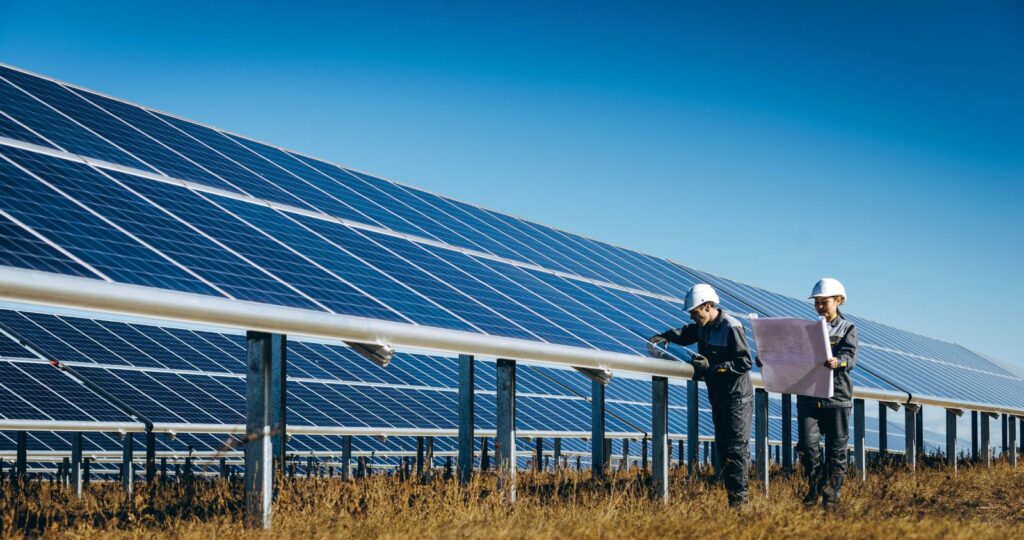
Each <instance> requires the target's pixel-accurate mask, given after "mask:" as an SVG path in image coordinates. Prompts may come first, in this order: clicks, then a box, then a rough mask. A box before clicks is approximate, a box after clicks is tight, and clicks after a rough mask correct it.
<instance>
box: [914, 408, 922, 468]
mask: <svg viewBox="0 0 1024 540" xmlns="http://www.w3.org/2000/svg"><path fill="white" fill-rule="evenodd" d="M914 422H916V423H917V428H916V429H915V430H914V434H915V435H917V441H916V442H915V444H914V449H915V450H917V455H918V456H924V406H922V405H918V407H917V414H916V415H915V416H914Z"/></svg>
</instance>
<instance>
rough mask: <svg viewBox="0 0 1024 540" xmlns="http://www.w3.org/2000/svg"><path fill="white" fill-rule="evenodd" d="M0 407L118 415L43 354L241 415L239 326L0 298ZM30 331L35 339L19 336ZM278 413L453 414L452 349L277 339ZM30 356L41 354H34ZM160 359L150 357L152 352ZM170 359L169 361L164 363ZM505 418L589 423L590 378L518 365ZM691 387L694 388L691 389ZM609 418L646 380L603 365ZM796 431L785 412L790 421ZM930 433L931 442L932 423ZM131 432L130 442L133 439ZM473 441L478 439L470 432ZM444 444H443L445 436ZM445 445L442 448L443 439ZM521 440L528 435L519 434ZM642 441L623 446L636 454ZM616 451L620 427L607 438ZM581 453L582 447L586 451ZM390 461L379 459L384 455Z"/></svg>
mask: <svg viewBox="0 0 1024 540" xmlns="http://www.w3.org/2000/svg"><path fill="white" fill-rule="evenodd" d="M0 328H2V329H3V330H2V332H0V357H2V358H0V416H2V417H4V418H6V419H31V420H58V421H61V420H72V421H79V422H84V423H88V422H91V421H112V422H116V421H128V420H131V418H130V417H129V416H128V415H127V414H126V413H125V412H124V411H121V410H120V409H119V408H118V407H117V406H116V405H114V404H112V403H110V402H108V401H107V400H106V399H105V398H104V397H103V396H101V395H98V394H96V393H95V392H93V391H92V390H90V389H89V387H87V386H84V385H82V384H80V382H79V380H78V379H76V378H75V377H72V376H70V375H69V374H68V373H66V372H62V371H60V370H58V369H56V368H55V367H53V366H51V365H50V364H49V363H48V362H47V359H58V360H60V361H61V362H64V363H66V364H68V365H71V366H73V368H74V371H75V373H76V374H77V375H78V376H79V377H82V378H85V379H87V380H88V381H90V382H91V383H93V384H96V385H97V386H99V387H100V388H101V389H102V390H104V391H106V392H108V393H110V394H112V395H114V396H117V398H118V399H120V400H121V401H123V402H124V403H127V404H128V405H129V406H130V407H131V408H132V409H134V410H135V411H137V412H139V413H141V414H143V415H145V416H146V417H147V418H148V419H149V420H151V421H155V422H180V423H195V424H198V423H221V424H237V423H241V422H243V418H244V395H245V385H244V378H243V375H242V373H244V367H245V365H244V362H243V361H242V360H241V359H242V358H244V351H245V349H244V338H243V337H242V336H239V335H232V334H222V333H216V332H209V331H200V330H193V329H185V328H174V327H168V326H153V325H147V324H139V323H126V322H118V321H112V320H99V319H86V318H81V317H71V316H67V315H54V314H45V313H34V312H27V311H12V310H0ZM15 339H17V340H25V341H26V342H27V343H30V346H31V347H32V349H33V350H36V351H38V352H39V353H41V354H40V355H37V354H35V353H34V352H33V350H30V349H27V348H25V347H23V346H22V345H19V344H18V343H17V342H15ZM288 354H289V357H288V358H289V360H288V369H289V374H290V380H289V385H288V396H287V399H286V402H287V404H288V421H289V423H290V424H292V425H320V426H344V427H372V428H390V427H407V428H433V429H437V428H439V429H452V430H454V429H455V428H456V419H457V417H458V414H457V411H456V410H455V407H456V406H457V404H456V387H457V379H456V378H457V362H456V360H455V359H451V358H445V357H435V356H427V355H418V354H408V353H400V354H398V355H396V357H395V358H394V360H393V361H392V362H391V363H390V364H389V366H388V367H387V368H382V367H379V366H377V365H376V364H373V363H370V362H368V361H366V360H365V359H363V358H362V357H360V356H358V355H356V354H355V353H353V352H352V351H351V350H350V349H348V348H347V347H344V346H337V345H328V344H323V343H317V342H311V341H299V340H291V341H290V342H289V350H288ZM40 356H42V358H40ZM157 359H159V360H157ZM173 365H177V366H178V367H177V368H174V367H169V366H173ZM476 367H477V370H478V376H477V378H476V382H477V394H478V395H477V406H476V414H477V428H478V429H494V411H495V409H496V405H495V403H494V401H493V400H494V390H495V387H494V381H495V378H496V374H495V371H494V365H493V364H492V363H490V362H483V361H478V362H477V366H476ZM517 379H518V380H517V387H518V399H517V427H518V428H519V429H520V430H532V431H550V432H556V431H558V432H565V431H576V432H579V433H582V434H586V433H588V432H589V427H590V409H589V404H588V403H587V396H588V395H589V391H590V386H589V382H588V381H587V380H586V379H585V378H583V377H582V376H580V375H579V374H578V373H576V372H574V371H571V370H566V369H558V368H551V367H545V366H537V365H524V366H523V368H522V369H520V370H519V373H518V377H517ZM702 394H703V393H702ZM606 396H607V398H606V399H607V402H606V407H607V411H608V417H607V430H608V431H612V432H620V433H628V432H632V433H644V432H646V431H647V429H646V427H645V426H647V425H648V424H649V419H650V414H651V409H650V385H649V383H648V382H647V381H644V380H639V379H632V378H613V379H612V380H611V382H610V383H609V385H608V387H607V390H606ZM701 401H702V407H701V408H702V411H701V415H700V423H701V424H700V432H701V437H702V438H704V439H709V438H711V437H712V429H711V422H710V414H709V413H708V405H707V402H706V396H704V395H702V399H701ZM685 403H686V387H685V386H683V385H676V384H673V386H672V391H671V392H670V413H669V424H670V433H671V434H673V435H684V434H685V433H686V429H685V417H686V406H685ZM780 405H781V403H780V401H779V400H777V399H772V400H770V402H769V438H770V440H773V441H780V440H781V437H782V435H781V424H780V423H781V410H780ZM792 430H793V433H795V432H796V428H795V425H794V426H792ZM876 432H877V431H876V430H875V429H873V427H872V426H868V429H867V434H868V435H867V444H868V445H869V446H874V445H877V442H876V439H877V438H876V436H875V434H876ZM900 433H902V430H901V429H900V428H898V427H896V426H892V427H891V428H890V434H891V435H890V441H892V442H891V443H890V445H889V447H890V448H891V449H894V450H898V449H900V448H902V438H901V435H899V434H900ZM12 437H13V434H11V433H0V451H3V450H7V451H12V450H13V449H14V441H13V438H12ZM437 441H438V443H436V444H437V446H436V450H437V452H444V451H447V450H452V449H454V442H453V441H454V439H451V438H446V437H441V438H438V439H437ZM935 441H937V442H935V445H936V446H938V444H939V443H940V442H941V438H940V437H935ZM237 442H238V441H237V439H236V438H235V437H231V436H216V435H208V434H190V433H185V432H182V433H180V434H178V435H177V436H176V438H174V439H170V438H167V437H164V436H161V437H158V438H157V444H159V445H160V446H159V448H158V451H159V452H177V453H178V454H182V453H184V452H187V451H188V450H189V449H191V450H194V451H197V452H215V451H218V450H225V449H227V448H229V447H231V446H232V445H237ZM84 443H85V444H84V448H85V451H86V453H87V454H88V453H89V452H96V451H101V450H107V451H117V450H118V449H119V448H120V445H121V443H120V440H119V437H118V435H117V434H109V433H90V434H86V435H85V438H84ZM137 444H141V441H140V443H137ZM477 444H478V445H479V441H477ZM413 445H414V442H412V439H410V438H408V437H390V438H388V439H387V440H384V441H381V440H378V439H375V438H372V437H356V438H355V445H354V450H355V451H356V452H359V451H372V452H379V453H381V454H393V453H395V452H403V451H405V452H409V451H412V450H414V449H415V448H414V446H413ZM446 445H447V446H446ZM449 447H452V448H449ZM526 447H528V446H526ZM29 448H30V449H32V450H51V451H58V452H59V451H64V452H66V451H68V450H69V448H70V440H69V436H68V434H66V433H52V432H33V433H31V434H30V440H29ZM563 449H564V451H565V452H580V453H586V452H587V451H588V450H589V447H588V446H587V445H586V443H584V442H582V441H580V440H573V441H569V440H568V439H567V440H566V442H564V443H563ZM289 451H290V452H293V453H297V454H314V453H315V454H318V455H324V454H329V453H338V452H340V451H341V438H340V437H337V436H325V437H310V436H295V437H293V438H292V439H291V441H290V442H289ZM639 451H640V445H638V444H634V445H633V447H632V448H631V450H630V453H631V454H632V455H637V454H638V452H639ZM613 452H615V455H621V441H616V442H615V443H614V450H613ZM587 461H589V458H584V462H587ZM389 463H390V462H389Z"/></svg>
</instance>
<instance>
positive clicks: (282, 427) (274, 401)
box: [268, 334, 288, 478]
mask: <svg viewBox="0 0 1024 540" xmlns="http://www.w3.org/2000/svg"><path fill="white" fill-rule="evenodd" d="M287 400H288V336H287V335H285V334H271V335H270V396H269V397H268V402H269V407H270V431H271V441H270V444H271V452H272V454H273V456H274V457H273V471H274V472H273V473H272V475H273V474H279V475H280V478H284V476H285V466H286V463H285V453H286V452H287V450H288V402H287Z"/></svg>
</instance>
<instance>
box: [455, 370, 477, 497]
mask: <svg viewBox="0 0 1024 540" xmlns="http://www.w3.org/2000/svg"><path fill="white" fill-rule="evenodd" d="M474 369H475V367H474V359H473V356H472V355H468V354H460V355H459V471H458V476H459V483H460V484H463V485H465V484H468V483H469V480H470V479H471V478H472V477H473V441H474V438H473V427H474V422H475V418H474V410H473V390H474V386H475V380H474V375H475V374H474Z"/></svg>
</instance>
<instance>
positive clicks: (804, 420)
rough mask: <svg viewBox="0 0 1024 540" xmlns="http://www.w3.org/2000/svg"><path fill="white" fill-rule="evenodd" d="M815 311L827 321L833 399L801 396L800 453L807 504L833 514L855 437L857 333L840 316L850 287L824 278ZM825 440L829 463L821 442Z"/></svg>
mask: <svg viewBox="0 0 1024 540" xmlns="http://www.w3.org/2000/svg"><path fill="white" fill-rule="evenodd" d="M811 299H812V300H814V309H815V310H816V311H817V312H818V315H820V316H822V317H824V318H825V323H826V324H827V325H828V339H829V344H830V345H831V356H830V357H829V358H828V360H826V361H825V366H826V367H828V368H829V369H831V370H832V397H831V398H817V397H811V396H797V399H796V410H797V430H798V432H799V439H800V440H799V442H798V443H797V451H798V452H799V454H800V463H801V465H803V470H804V476H806V478H807V485H808V490H807V495H806V496H805V497H804V501H803V502H804V505H806V506H814V505H816V504H818V500H819V499H821V501H822V505H824V506H825V508H827V509H833V508H835V506H836V505H838V504H839V492H840V490H841V489H842V487H843V481H844V480H845V479H846V467H847V463H846V444H847V441H848V440H849V438H850V409H852V408H853V383H852V382H851V381H850V370H852V369H853V368H854V366H855V365H856V364H857V329H856V328H855V327H854V326H853V323H851V322H850V321H848V320H847V319H846V318H845V317H843V314H842V313H841V312H840V311H839V306H841V305H843V304H844V303H846V288H845V287H843V284H842V283H840V282H839V281H838V280H836V279H832V278H823V279H821V280H820V281H818V282H817V283H816V284H815V285H814V289H813V291H812V292H811ZM822 434H824V435H825V459H824V460H822V455H821V449H820V448H819V447H818V442H819V441H820V440H821V435H822Z"/></svg>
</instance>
